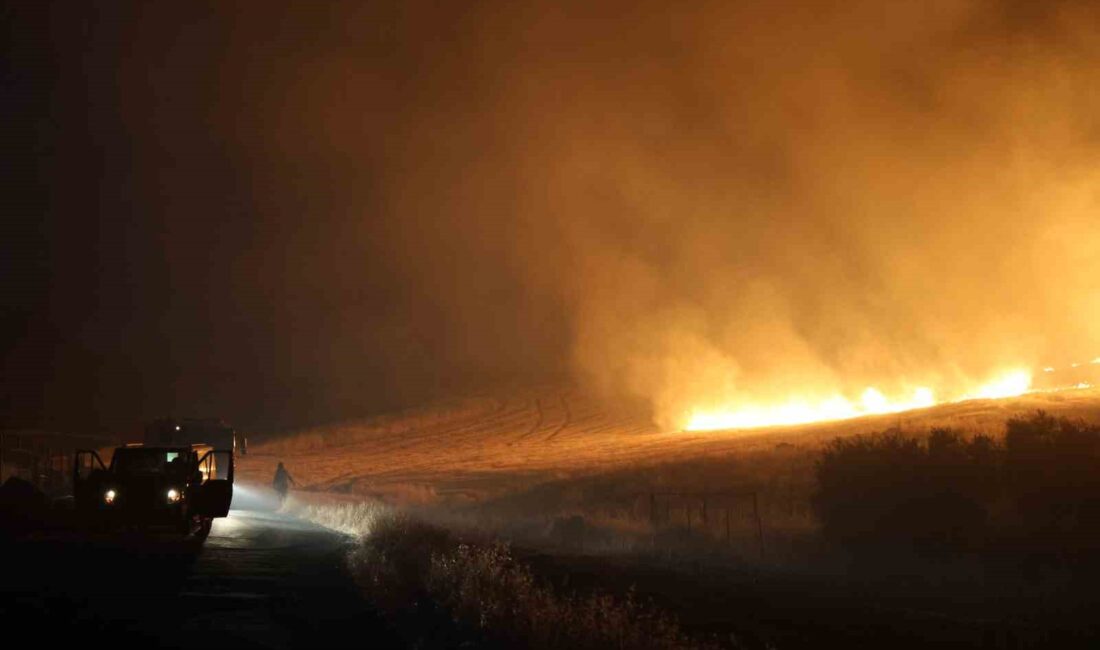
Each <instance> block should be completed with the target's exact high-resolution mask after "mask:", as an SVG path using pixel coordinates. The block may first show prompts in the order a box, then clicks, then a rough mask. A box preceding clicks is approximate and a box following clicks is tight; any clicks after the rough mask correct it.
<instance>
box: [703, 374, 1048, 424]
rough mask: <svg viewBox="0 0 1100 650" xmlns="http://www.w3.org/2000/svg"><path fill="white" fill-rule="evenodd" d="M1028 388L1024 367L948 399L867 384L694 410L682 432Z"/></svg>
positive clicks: (815, 418)
mask: <svg viewBox="0 0 1100 650" xmlns="http://www.w3.org/2000/svg"><path fill="white" fill-rule="evenodd" d="M1030 388H1031V373H1030V372H1028V371H1026V370H1013V371H1011V372H1007V373H1005V374H1003V375H1001V376H999V377H997V378H996V379H994V380H993V381H990V382H989V383H986V384H983V385H980V386H977V387H976V388H975V389H973V390H972V391H970V392H967V393H965V394H963V395H961V396H958V397H955V398H954V399H950V400H942V401H941V400H937V399H936V397H935V393H934V392H933V391H932V389H931V388H928V387H924V386H922V387H919V388H916V389H915V390H914V391H913V392H912V394H910V395H909V396H903V397H894V398H891V397H888V396H886V395H885V394H884V393H883V392H882V391H880V390H879V389H877V388H875V387H873V386H869V387H868V388H867V389H865V390H864V391H863V393H862V394H861V395H860V397H859V399H858V400H852V399H849V398H847V397H844V396H843V395H834V396H832V397H828V398H826V399H822V400H806V399H795V400H791V401H788V402H785V403H778V404H766V405H748V406H743V407H739V408H730V409H716V410H713V411H701V410H700V411H695V412H693V413H691V414H690V416H689V417H688V420H687V426H685V427H684V430H685V431H708V430H717V429H748V428H753V427H765V426H777V425H793V424H806V423H809V422H822V421H828V420H846V419H849V418H856V417H860V416H864V415H880V414H883V413H898V412H900V411H908V410H912V409H919V408H927V407H929V406H935V405H936V404H940V403H943V402H945V401H950V402H959V401H963V400H968V399H999V398H1004V397H1015V396H1017V395H1022V394H1024V393H1026V392H1028V390H1029V389H1030Z"/></svg>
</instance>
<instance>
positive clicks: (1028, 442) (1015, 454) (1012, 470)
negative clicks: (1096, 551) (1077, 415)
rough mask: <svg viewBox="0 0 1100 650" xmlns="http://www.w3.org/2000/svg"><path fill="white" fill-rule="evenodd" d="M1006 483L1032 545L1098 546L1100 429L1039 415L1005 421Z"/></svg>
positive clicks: (1099, 527) (1059, 546)
mask: <svg viewBox="0 0 1100 650" xmlns="http://www.w3.org/2000/svg"><path fill="white" fill-rule="evenodd" d="M1005 482H1006V485H1007V488H1008V493H1009V498H1010V499H1011V500H1012V502H1013V504H1014V505H1015V509H1016V512H1017V513H1018V515H1019V517H1020V523H1021V524H1022V526H1023V527H1024V532H1025V533H1026V534H1027V535H1028V537H1029V538H1030V539H1031V541H1032V542H1034V543H1036V544H1038V545H1040V546H1044V547H1049V548H1054V549H1057V550H1069V551H1072V550H1080V549H1086V548H1096V547H1098V546H1100V428H1098V427H1096V426H1095V425H1088V424H1085V423H1084V422H1078V421H1073V420H1068V419H1065V418H1053V417H1051V416H1050V415H1048V414H1046V413H1044V412H1042V411H1039V412H1038V413H1036V414H1035V415H1034V416H1031V417H1028V418H1013V419H1011V420H1009V421H1008V423H1007V426H1006V431H1005Z"/></svg>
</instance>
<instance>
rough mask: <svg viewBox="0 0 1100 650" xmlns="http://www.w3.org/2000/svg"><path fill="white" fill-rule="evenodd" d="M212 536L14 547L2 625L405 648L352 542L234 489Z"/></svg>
mask: <svg viewBox="0 0 1100 650" xmlns="http://www.w3.org/2000/svg"><path fill="white" fill-rule="evenodd" d="M234 505H243V506H248V507H247V508H240V509H235V510H232V511H230V516H229V517H228V518H225V519H219V520H216V521H215V523H214V527H213V530H212V531H211V533H210V537H209V538H208V539H207V540H206V541H205V543H199V542H197V541H195V540H189V541H181V540H180V539H179V538H178V537H173V536H170V535H159V534H149V533H141V534H138V533H131V534H128V535H112V536H102V535H100V536H88V535H84V536H75V535H71V534H65V535H51V536H48V537H39V538H38V539H33V540H30V541H21V542H19V543H16V544H14V545H11V546H9V547H7V548H5V549H4V559H3V569H2V571H0V624H2V626H3V630H4V635H3V637H2V638H4V639H6V640H10V639H12V636H11V635H12V634H13V633H22V634H24V635H26V636H25V637H24V638H27V639H28V641H30V642H34V643H39V644H41V643H45V644H46V645H50V646H53V645H55V644H56V643H58V642H61V643H71V644H74V645H73V646H71V647H90V646H89V644H101V643H110V644H111V645H113V646H115V647H137V646H141V647H144V648H148V647H161V648H188V649H189V650H193V649H195V648H220V647H226V648H236V649H240V648H265V649H267V648H321V647H352V646H354V647H357V648H364V647H369V648H389V647H400V642H399V641H398V640H397V639H396V637H395V636H394V635H393V633H392V632H390V631H389V629H388V626H387V625H386V624H385V623H384V621H381V620H380V619H379V618H377V617H376V616H374V615H373V613H372V612H371V610H370V608H369V607H368V606H367V604H366V603H364V602H363V600H362V599H361V597H360V594H359V592H358V590H357V588H356V586H355V584H354V583H353V582H352V580H351V578H350V576H349V575H348V574H347V572H346V571H345V569H344V557H345V554H346V551H347V544H348V543H349V542H348V540H347V539H346V538H344V537H342V536H340V535H338V534H336V533H333V532H332V531H329V530H326V529H324V528H320V527H318V526H315V525H313V524H310V523H307V522H303V521H301V520H297V519H294V518H291V517H288V516H285V515H282V514H280V513H278V512H275V511H271V510H265V509H263V507H262V502H261V501H258V500H256V499H248V498H241V499H239V498H237V496H236V495H235V497H234Z"/></svg>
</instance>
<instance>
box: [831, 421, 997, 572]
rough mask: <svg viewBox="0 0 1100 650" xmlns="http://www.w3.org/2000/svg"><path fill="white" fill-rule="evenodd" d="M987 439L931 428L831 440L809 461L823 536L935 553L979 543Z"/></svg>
mask: <svg viewBox="0 0 1100 650" xmlns="http://www.w3.org/2000/svg"><path fill="white" fill-rule="evenodd" d="M990 443H991V441H990V440H988V439H986V438H976V439H974V440H971V441H966V440H965V439H963V437H962V436H961V435H960V434H959V433H958V432H957V431H954V430H951V429H936V430H933V431H932V432H931V434H930V435H929V437H928V439H927V440H925V441H922V440H919V439H917V438H915V437H911V436H905V435H903V434H901V433H897V432H892V433H882V434H875V435H871V436H856V437H854V438H847V439H839V440H835V441H833V442H832V443H830V444H829V445H828V447H827V448H826V449H825V452H824V454H823V455H822V457H821V459H820V460H819V462H818V464H817V478H818V489H817V492H816V494H815V496H814V508H815V511H816V512H817V514H818V517H819V518H820V520H821V522H822V528H823V533H824V534H825V536H826V537H827V538H829V539H832V540H834V541H838V542H842V543H844V544H846V545H849V546H854V547H859V548H866V547H873V546H879V547H894V548H907V549H910V550H913V551H916V552H938V551H945V550H950V549H959V548H966V547H970V546H973V545H975V544H978V543H980V541H981V537H982V534H983V529H984V525H985V520H986V508H985V506H984V505H983V503H982V495H983V494H984V493H985V492H986V491H987V490H988V489H989V486H988V482H989V481H990V477H991V476H992V475H993V474H994V470H993V469H992V468H993V465H994V463H995V461H996V454H995V453H994V448H993V446H992V445H991V444H990Z"/></svg>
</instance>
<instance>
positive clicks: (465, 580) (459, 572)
mask: <svg viewBox="0 0 1100 650" xmlns="http://www.w3.org/2000/svg"><path fill="white" fill-rule="evenodd" d="M368 518H369V519H371V523H370V526H369V529H370V532H369V533H368V534H366V535H364V536H363V537H362V539H361V541H360V543H359V545H358V546H357V547H356V549H355V551H353V553H352V554H351V557H350V562H351V566H352V568H353V572H354V574H355V575H356V577H357V579H358V581H359V583H360V584H361V585H362V586H363V588H364V589H365V590H366V591H367V593H368V595H369V596H370V597H371V599H372V600H373V601H374V602H375V603H378V604H380V605H381V607H382V608H383V609H385V610H387V611H390V612H400V611H401V610H407V609H408V608H409V607H410V605H411V604H414V603H419V604H421V605H423V603H424V602H425V600H428V601H430V602H431V603H432V604H433V606H435V607H440V608H442V609H443V611H445V612H447V615H448V616H449V617H450V618H451V619H452V620H453V621H454V622H456V623H458V624H460V625H463V626H466V627H468V628H470V629H473V630H476V631H477V633H478V634H479V635H481V636H484V637H485V638H487V639H489V640H490V642H492V643H495V644H500V645H502V646H504V647H525V648H592V649H600V650H604V649H606V648H639V649H647V648H652V649H675V648H699V647H706V645H705V644H701V643H700V642H699V641H697V640H692V639H689V638H688V637H687V636H685V635H684V634H683V633H682V632H681V630H680V628H679V627H678V626H677V625H676V624H675V622H674V621H672V620H671V619H669V618H668V617H666V616H664V615H662V614H660V613H659V612H657V611H656V610H654V609H652V608H650V607H646V606H643V605H642V604H640V603H638V602H637V601H636V600H635V599H634V598H633V596H632V595H629V594H628V595H627V596H626V597H625V598H614V597H612V596H609V595H606V594H598V593H594V594H588V595H584V596H577V595H568V594H560V593H556V592H555V591H554V590H552V589H551V588H549V587H547V586H545V585H542V584H540V583H539V581H537V580H536V579H535V577H534V576H533V575H532V573H531V571H530V570H529V569H528V568H527V567H526V566H524V565H523V564H521V563H520V562H518V561H516V559H515V558H514V557H513V555H512V553H511V551H510V549H509V547H508V546H507V545H505V544H501V543H498V542H491V541H482V542H480V543H469V542H463V541H459V540H458V539H457V538H456V537H454V535H453V534H451V533H449V532H447V531H445V530H444V529H442V528H438V527H435V526H431V525H428V524H425V523H423V522H420V521H418V520H416V519H413V518H411V517H409V516H407V515H404V514H400V513H394V512H390V513H386V514H384V515H382V516H375V513H371V514H370V515H368Z"/></svg>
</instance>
